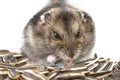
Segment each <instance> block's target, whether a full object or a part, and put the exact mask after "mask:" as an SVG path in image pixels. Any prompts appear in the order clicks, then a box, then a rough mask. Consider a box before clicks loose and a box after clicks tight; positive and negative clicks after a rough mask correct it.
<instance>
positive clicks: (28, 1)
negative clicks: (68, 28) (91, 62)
mask: <svg viewBox="0 0 120 80" xmlns="http://www.w3.org/2000/svg"><path fill="white" fill-rule="evenodd" d="M48 1H49V0H1V1H0V49H9V50H14V49H16V48H20V47H21V34H22V31H23V28H24V27H25V25H26V24H27V22H28V21H29V19H30V18H31V17H32V16H33V15H34V14H36V13H37V12H38V11H39V10H40V9H41V8H43V7H44V6H45V5H46V4H47V3H48ZM68 3H69V4H71V5H73V6H75V7H77V8H79V9H81V10H84V11H86V12H88V13H89V14H90V15H91V16H92V18H93V20H94V22H95V26H96V45H95V47H94V49H93V52H92V53H97V54H98V56H100V57H106V58H111V59H112V60H115V61H118V60H120V2H119V0H68Z"/></svg>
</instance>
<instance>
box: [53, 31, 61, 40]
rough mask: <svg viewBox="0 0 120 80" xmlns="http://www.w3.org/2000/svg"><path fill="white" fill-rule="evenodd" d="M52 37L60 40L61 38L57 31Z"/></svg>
mask: <svg viewBox="0 0 120 80" xmlns="http://www.w3.org/2000/svg"><path fill="white" fill-rule="evenodd" d="M53 34H54V38H55V39H57V40H62V38H61V37H60V36H59V34H58V33H56V32H54V33H53Z"/></svg>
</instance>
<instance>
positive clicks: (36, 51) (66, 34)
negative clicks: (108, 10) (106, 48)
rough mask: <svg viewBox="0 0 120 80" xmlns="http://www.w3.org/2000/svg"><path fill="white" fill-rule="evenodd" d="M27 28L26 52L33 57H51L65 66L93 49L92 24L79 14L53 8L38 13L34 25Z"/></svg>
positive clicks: (76, 11) (88, 17)
mask: <svg viewBox="0 0 120 80" xmlns="http://www.w3.org/2000/svg"><path fill="white" fill-rule="evenodd" d="M28 25H29V30H26V33H25V34H28V35H27V37H26V39H25V40H26V42H25V43H26V44H27V43H28V44H29V48H27V47H28V46H26V50H27V49H28V51H29V52H28V53H29V54H31V56H32V57H33V56H34V57H35V58H37V57H39V58H41V57H42V58H43V57H47V56H48V55H50V54H52V55H53V54H54V55H55V56H57V57H59V58H60V59H62V60H64V61H65V62H66V63H67V62H72V61H73V60H76V59H77V60H78V59H79V58H80V57H81V56H84V55H85V54H88V53H89V52H90V51H91V49H92V48H93V46H94V41H95V32H94V23H93V20H92V19H91V17H90V16H89V15H88V14H87V13H85V12H83V11H78V10H75V9H72V8H67V7H66V8H53V9H50V10H48V11H46V12H44V13H42V14H41V15H40V16H39V19H38V20H37V24H36V25H34V26H32V25H31V23H30V24H28ZM29 54H27V55H28V56H30V55H29Z"/></svg>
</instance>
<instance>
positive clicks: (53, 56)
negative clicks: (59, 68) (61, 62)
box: [47, 54, 57, 63]
mask: <svg viewBox="0 0 120 80" xmlns="http://www.w3.org/2000/svg"><path fill="white" fill-rule="evenodd" d="M56 57H57V56H56V55H54V54H50V55H48V57H47V61H48V62H50V63H56V60H57V59H56Z"/></svg>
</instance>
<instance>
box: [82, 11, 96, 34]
mask: <svg viewBox="0 0 120 80" xmlns="http://www.w3.org/2000/svg"><path fill="white" fill-rule="evenodd" d="M80 13H81V23H82V24H83V25H84V28H85V32H94V21H93V19H92V17H91V16H90V15H89V14H88V13H86V12H83V11H81V12H80Z"/></svg>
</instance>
